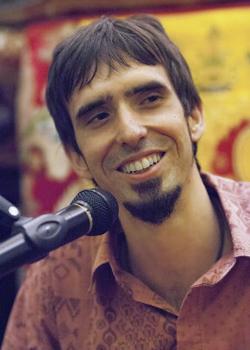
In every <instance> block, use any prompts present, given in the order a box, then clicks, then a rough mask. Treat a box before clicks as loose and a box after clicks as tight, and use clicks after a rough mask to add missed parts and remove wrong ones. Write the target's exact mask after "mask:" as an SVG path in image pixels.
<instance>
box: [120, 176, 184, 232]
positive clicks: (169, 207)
mask: <svg viewBox="0 0 250 350" xmlns="http://www.w3.org/2000/svg"><path fill="white" fill-rule="evenodd" d="M132 189H133V190H134V191H135V192H136V193H137V194H138V195H139V197H140V199H139V200H138V201H133V202H132V201H131V202H129V201H126V202H124V203H123V205H124V207H125V208H126V209H127V210H128V212H129V213H130V214H131V215H132V216H133V217H135V218H137V219H139V220H142V221H144V222H147V223H151V224H154V225H159V224H161V223H162V222H163V221H165V220H166V219H168V218H169V217H170V216H171V214H172V213H173V211H174V208H175V205H176V202H177V201H178V199H179V197H180V194H181V187H180V186H176V187H175V188H174V189H172V190H170V191H165V192H164V191H162V190H161V179H159V178H156V179H153V180H150V181H145V182H142V183H140V184H136V185H132Z"/></svg>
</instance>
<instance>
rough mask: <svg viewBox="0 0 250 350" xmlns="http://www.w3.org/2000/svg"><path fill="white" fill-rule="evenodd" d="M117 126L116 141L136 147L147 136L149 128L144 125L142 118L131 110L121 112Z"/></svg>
mask: <svg viewBox="0 0 250 350" xmlns="http://www.w3.org/2000/svg"><path fill="white" fill-rule="evenodd" d="M116 126H117V130H116V141H117V142H118V143H119V144H127V145H130V146H136V145H137V144H138V142H139V141H140V140H141V139H143V138H145V137H146V135H147V127H146V126H145V125H143V122H142V120H141V116H140V115H139V113H138V112H135V111H133V110H131V109H130V108H122V110H121V111H119V115H118V116H117V125H116Z"/></svg>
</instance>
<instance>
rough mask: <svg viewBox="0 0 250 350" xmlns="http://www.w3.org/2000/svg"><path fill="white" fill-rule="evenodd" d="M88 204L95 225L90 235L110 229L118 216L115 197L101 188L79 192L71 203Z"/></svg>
mask: <svg viewBox="0 0 250 350" xmlns="http://www.w3.org/2000/svg"><path fill="white" fill-rule="evenodd" d="M74 203H79V204H80V205H81V203H82V204H83V206H84V205H85V206H86V204H87V206H88V208H89V209H90V212H91V217H92V220H93V227H92V229H91V231H90V232H89V233H88V235H91V236H94V235H100V234H102V233H104V232H106V231H108V230H109V229H110V228H111V227H112V225H113V224H114V222H115V221H116V220H117V218H118V204H117V201H116V199H115V197H114V196H113V195H112V194H111V193H109V192H107V191H104V190H102V189H100V188H92V189H90V190H83V191H81V192H79V193H78V194H77V195H76V196H75V198H74V199H73V201H72V202H71V204H74Z"/></svg>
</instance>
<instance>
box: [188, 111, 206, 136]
mask: <svg viewBox="0 0 250 350" xmlns="http://www.w3.org/2000/svg"><path fill="white" fill-rule="evenodd" d="M188 126H189V131H190V136H191V139H192V141H193V142H197V141H199V139H200V138H201V136H202V134H203V132H204V129H205V123H204V116H203V111H202V106H196V107H194V109H193V110H192V112H191V114H190V115H189V116H188Z"/></svg>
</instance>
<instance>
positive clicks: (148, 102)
mask: <svg viewBox="0 0 250 350" xmlns="http://www.w3.org/2000/svg"><path fill="white" fill-rule="evenodd" d="M159 100H161V96H160V95H158V94H152V95H149V96H147V97H146V98H144V99H143V101H142V103H141V104H142V105H151V104H154V103H156V102H158V101H159Z"/></svg>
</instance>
